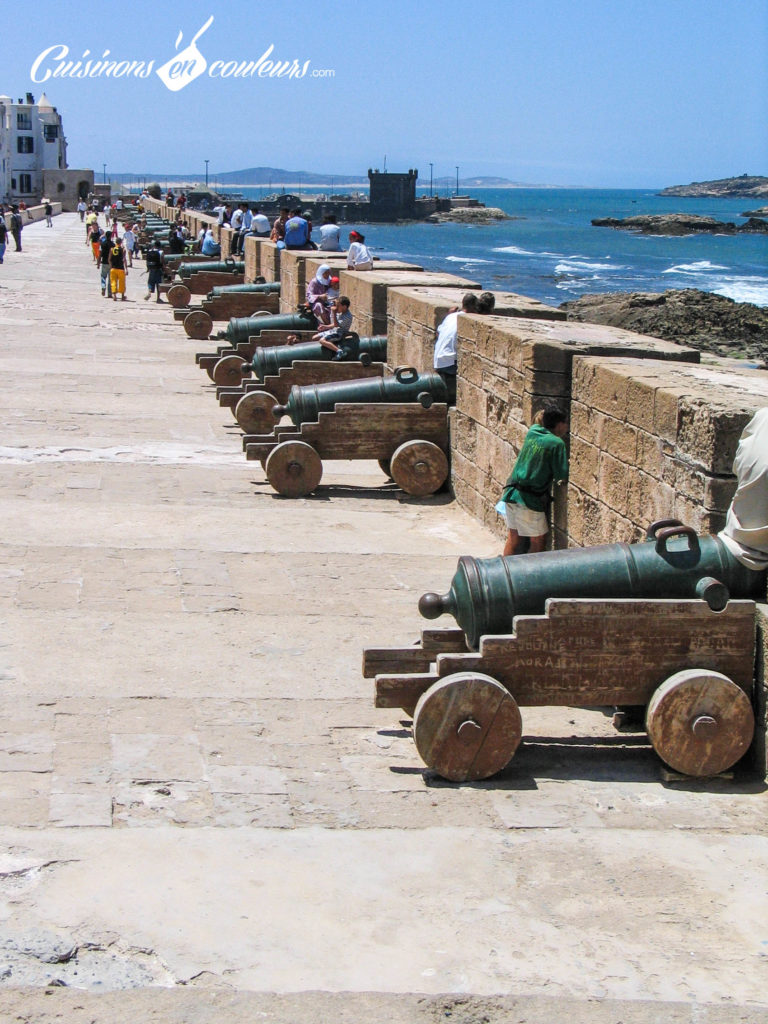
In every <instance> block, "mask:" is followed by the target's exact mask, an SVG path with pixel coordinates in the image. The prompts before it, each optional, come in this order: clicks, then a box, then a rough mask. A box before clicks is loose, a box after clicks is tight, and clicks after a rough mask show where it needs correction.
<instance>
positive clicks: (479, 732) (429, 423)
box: [169, 262, 766, 782]
mask: <svg viewBox="0 0 768 1024" xmlns="http://www.w3.org/2000/svg"><path fill="white" fill-rule="evenodd" d="M197 266H198V267H199V268H200V269H195V266H194V265H188V266H186V267H183V266H182V267H180V268H179V273H178V280H177V283H175V284H172V285H171V286H170V287H169V297H170V296H171V293H172V292H173V290H174V289H176V288H179V287H184V288H186V289H188V290H189V294H190V296H191V295H194V294H202V293H201V292H195V291H194V290H193V287H194V286H195V277H196V275H197V274H198V273H201V274H209V273H234V272H233V271H231V270H226V269H225V270H222V269H220V268H219V269H216V270H213V271H212V270H211V269H210V268H207V269H203V264H202V262H201V263H199V264H198V265H197ZM235 287H246V288H248V287H250V288H254V287H256V288H259V287H260V288H264V289H268V290H265V291H261V292H259V291H254V292H253V293H252V294H254V295H262V296H264V295H270V296H274V295H277V294H278V293H279V285H276V284H272V285H266V283H263V284H261V285H256V286H253V285H252V286H240V285H238V286H235ZM178 294H179V293H177V295H178ZM181 294H182V295H184V294H186V293H181ZM236 294H240V295H242V294H243V293H242V292H235V291H229V292H228V291H227V289H226V287H223V286H220V285H219V286H217V287H216V291H215V294H214V292H213V291H209V292H208V293H207V301H209V302H212V301H213V300H214V299H215V300H218V301H219V303H220V308H223V302H224V301H225V300H226V301H229V300H227V296H228V295H229V296H234V295H236ZM246 294H247V293H246ZM237 301H241V300H237ZM179 312H182V313H184V317H185V318H186V317H188V316H190V315H192V314H194V313H199V312H201V311H200V310H189V309H186V310H185V307H184V306H183V305H179V306H178V307H176V308H175V310H174V313H175V315H177V316H178V314H179ZM186 326H187V325H186V319H185V328H186ZM316 326H317V324H316V322H315V320H314V317H312V315H311V314H310V313H308V312H306V311H304V310H301V311H299V312H297V313H294V314H278V313H276V312H275V313H270V312H269V311H268V310H266V309H260V310H256V311H254V312H253V313H252V314H251V315H249V316H245V317H231V318H230V319H229V321H228V323H227V326H226V329H225V330H224V331H222V332H221V334H220V336H219V340H220V341H221V344H220V345H219V347H218V348H217V350H216V351H215V352H213V351H211V352H204V353H198V355H197V362H198V364H199V365H200V367H201V368H202V369H203V370H205V371H206V372H207V374H208V376H209V377H210V378H211V380H212V381H213V382H214V383H215V384H216V387H217V395H218V399H219V403H220V405H221V406H222V407H225V408H229V409H230V410H231V411H232V413H233V415H234V417H235V419H236V421H237V423H238V425H239V426H240V428H241V429H242V431H243V447H244V450H245V453H246V455H247V458H248V459H253V460H258V461H259V462H260V463H261V465H262V467H263V468H264V471H265V473H266V476H267V479H268V481H269V483H270V484H271V485H272V487H273V488H274V490H275V491H277V492H278V493H279V494H281V495H283V496H285V497H288V498H297V497H301V496H304V495H307V494H309V493H310V492H311V491H313V490H314V489H315V488H316V487H317V486H318V484H319V483H320V480H321V477H322V464H323V461H324V460H328V459H377V460H378V461H379V465H380V466H381V468H382V470H383V471H384V472H385V473H386V474H387V475H388V476H389V477H390V478H391V479H392V480H393V481H394V483H395V484H396V485H397V486H398V487H400V488H402V489H403V490H404V491H406V492H407V493H409V494H411V495H416V496H419V495H421V496H423V495H428V494H432V493H434V492H435V491H437V490H438V489H439V488H441V487H442V486H443V485H444V484H445V483H446V481H447V478H448V473H449V463H448V460H449V439H448V416H447V414H448V407H447V396H446V393H445V385H444V383H443V381H442V379H441V378H440V377H439V376H438V375H436V374H432V373H419V372H418V371H417V370H416V369H415V368H413V367H399V368H398V369H396V370H395V371H394V373H390V372H389V371H388V370H387V367H386V338H385V337H369V338H366V337H363V338H359V339H358V346H357V351H356V356H357V358H355V359H353V360H351V361H347V362H337V361H335V360H332V359H331V358H330V355H331V354H330V352H328V350H326V349H324V348H322V346H320V345H319V344H318V343H317V342H313V341H311V340H310V338H311V335H312V333H313V332H314V330H315V328H316ZM187 333H188V334H189V333H190V332H189V330H188V331H187ZM207 336H208V335H206V337H207ZM289 336H297V337H298V338H299V339H300V341H299V342H298V343H289V342H288V341H287V338H288V337H289ZM286 419H287V420H290V422H289V423H286V422H285V420H286ZM765 588H766V580H765V574H764V573H757V572H754V571H752V570H750V569H748V568H746V567H745V566H744V565H743V564H741V563H740V562H739V561H738V560H737V559H736V558H735V557H734V555H733V554H732V553H731V551H730V550H729V548H728V547H726V546H725V545H724V544H723V542H722V541H721V540H720V539H719V538H718V537H713V536H697V535H696V533H695V531H693V530H692V529H691V528H689V527H687V526H684V525H683V524H682V523H680V522H679V521H677V520H665V521H663V522H659V523H654V524H652V526H651V527H650V528H649V530H648V535H647V539H646V540H645V541H644V542H642V543H638V544H623V543H621V544H606V545H600V546H596V547H591V548H584V549H567V550H558V551H549V552H542V553H540V554H530V555H522V556H516V557H512V558H505V557H499V558H487V559H477V558H471V557H462V558H461V559H460V560H459V564H458V567H457V570H456V574H455V575H454V577H453V580H452V581H451V583H450V585H449V588H448V590H447V592H446V593H445V594H443V595H439V594H425V595H424V596H423V597H422V598H421V600H420V602H419V611H420V613H421V615H422V616H423V617H425V618H426V619H430V620H431V619H435V618H438V617H440V616H443V615H450V616H452V617H453V618H454V619H455V621H456V624H457V625H456V627H454V628H425V629H423V630H422V631H421V635H420V637H419V639H418V640H417V641H416V642H412V643H409V644H407V645H405V646H399V647H394V648H393V647H368V648H366V649H365V651H364V653H363V675H364V676H365V677H366V678H370V679H373V680H374V690H375V704H376V706H377V707H380V708H391V709H401V710H402V711H403V712H405V714H406V715H408V716H411V717H412V719H413V737H414V741H415V745H416V749H417V751H418V753H419V755H420V756H421V758H422V760H423V761H424V763H425V764H426V765H427V767H428V768H430V769H432V770H433V771H435V772H436V773H437V774H439V775H440V776H442V777H444V778H446V779H449V780H452V781H455V782H471V781H478V780H481V779H486V778H489V777H491V776H493V775H495V774H496V773H498V772H500V771H502V770H503V769H504V768H506V766H507V765H508V764H509V763H510V761H511V760H512V758H513V756H514V754H515V751H516V749H517V748H518V745H519V744H520V741H521V738H522V735H523V725H522V716H521V710H520V709H521V708H524V707H534V706H568V707H581V708H605V707H617V708H622V709H624V710H625V712H628V713H630V714H634V715H635V716H636V718H637V720H638V721H639V723H640V725H639V726H638V728H639V729H642V728H643V727H644V728H645V730H646V732H647V735H648V738H649V740H650V743H651V745H652V747H653V749H654V750H655V751H656V753H657V754H658V756H659V757H660V758H661V760H662V761H663V762H664V763H665V764H666V765H667V766H668V768H669V769H671V770H672V772H673V773H679V774H680V775H681V776H693V777H709V776H714V775H718V774H721V773H723V772H726V771H727V770H729V769H730V768H732V767H733V766H734V765H735V764H736V763H737V762H738V761H739V760H740V759H741V758H742V757H744V755H745V754H746V752H747V751H748V749H749V748H750V745H751V743H752V740H753V735H754V731H755V714H754V710H753V694H754V674H755V630H756V627H755V600H760V599H763V598H764V595H765Z"/></svg>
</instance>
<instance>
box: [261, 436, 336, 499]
mask: <svg viewBox="0 0 768 1024" xmlns="http://www.w3.org/2000/svg"><path fill="white" fill-rule="evenodd" d="M265 471H266V474H267V480H269V482H270V483H271V484H272V486H273V487H274V489H275V490H276V491H277V493H278V494H282V495H283V496H284V497H286V498H303V497H304V495H305V494H309V493H310V492H311V491H314V489H315V488H316V487H317V485H318V484H319V483H320V479H321V477H322V475H323V463H322V460H321V458H320V456H319V455H318V454H317V452H316V451H315V449H314V448H313V447H312V446H311V445H308V444H306V443H305V442H304V441H283V442H282V443H281V444H279V445H277V447H276V448H273V450H272V451H271V452H270V453H269V455H268V456H267V464H266V467H265Z"/></svg>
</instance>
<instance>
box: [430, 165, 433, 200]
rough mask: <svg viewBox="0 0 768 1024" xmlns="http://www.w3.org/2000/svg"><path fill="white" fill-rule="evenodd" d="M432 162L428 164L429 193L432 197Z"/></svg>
mask: <svg viewBox="0 0 768 1024" xmlns="http://www.w3.org/2000/svg"><path fill="white" fill-rule="evenodd" d="M432 166H433V165H432V164H430V165H429V195H430V198H431V197H432Z"/></svg>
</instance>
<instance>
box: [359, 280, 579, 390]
mask: <svg viewBox="0 0 768 1024" xmlns="http://www.w3.org/2000/svg"><path fill="white" fill-rule="evenodd" d="M371 273H374V271H371ZM438 277H439V278H442V280H438ZM418 280H419V282H420V283H419V285H418V286H417V287H403V286H399V287H397V286H394V287H393V286H390V287H389V289H388V292H387V318H388V336H389V341H388V344H387V360H388V362H389V364H390V365H391V366H415V367H416V368H417V369H418V370H421V371H423V372H426V371H428V370H431V369H432V366H433V365H434V352H435V336H436V334H437V328H438V327H439V326H440V324H441V323H442V322H443V320H444V319H445V317H446V316H447V314H448V311H449V310H451V309H455V308H456V307H457V306H459V305H460V304H461V299H462V295H463V294H464V292H465V291H468V290H471V289H476V288H479V287H480V286H479V285H478V284H477V282H475V281H465V280H464V279H462V278H460V277H453V275H451V274H442V275H433V274H429V275H427V274H424V275H423V276H422V277H421V278H419V279H418ZM457 289H458V291H457ZM493 294H494V297H495V299H496V307H495V309H494V317H498V316H503V317H507V316H516V317H526V318H530V319H537V318H539V317H541V318H544V319H548V320H565V313H562V312H561V311H560V310H559V309H555V308H554V307H552V306H545V305H544V304H543V303H541V302H537V301H536V300H535V299H529V298H526V296H524V295H514V294H513V293H511V292H494V293H493Z"/></svg>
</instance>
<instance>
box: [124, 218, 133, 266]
mask: <svg viewBox="0 0 768 1024" xmlns="http://www.w3.org/2000/svg"><path fill="white" fill-rule="evenodd" d="M133 228H134V225H132V224H129V225H128V227H127V228H126V229H125V233H124V235H123V246H124V248H125V255H126V258H127V260H128V266H129V267H132V266H133V253H134V250H135V249H136V234H135V232H134V230H133Z"/></svg>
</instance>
